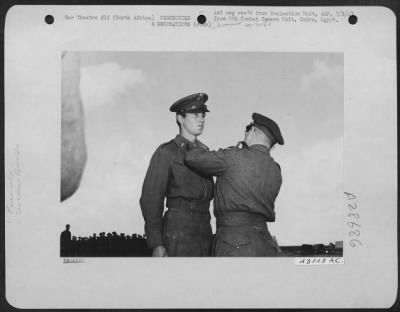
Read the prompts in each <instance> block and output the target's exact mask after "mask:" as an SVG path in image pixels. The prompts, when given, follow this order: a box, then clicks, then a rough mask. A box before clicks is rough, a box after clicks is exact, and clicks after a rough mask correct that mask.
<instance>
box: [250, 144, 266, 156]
mask: <svg viewBox="0 0 400 312" xmlns="http://www.w3.org/2000/svg"><path fill="white" fill-rule="evenodd" d="M249 148H250V149H251V150H255V151H258V152H262V153H264V154H267V155H269V149H268V147H266V146H265V145H262V144H254V145H251V146H250V147H249Z"/></svg>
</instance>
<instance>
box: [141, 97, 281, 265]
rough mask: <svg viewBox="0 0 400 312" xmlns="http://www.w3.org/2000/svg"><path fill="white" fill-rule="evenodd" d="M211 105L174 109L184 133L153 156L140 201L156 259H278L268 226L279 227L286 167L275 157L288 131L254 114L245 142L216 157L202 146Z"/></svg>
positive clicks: (188, 100) (181, 104) (186, 103)
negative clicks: (278, 206)
mask: <svg viewBox="0 0 400 312" xmlns="http://www.w3.org/2000/svg"><path fill="white" fill-rule="evenodd" d="M207 100H208V95H207V94H206V93H196V94H192V95H189V96H186V97H184V98H181V99H180V100H178V101H176V102H175V103H173V104H172V105H171V107H170V111H171V112H173V113H175V114H176V123H177V125H178V130H179V132H178V134H177V135H176V137H175V138H174V139H172V140H170V141H169V142H166V143H163V144H161V145H160V146H159V147H158V148H157V149H156V151H155V152H154V154H153V156H152V158H151V160H150V165H149V168H148V170H147V173H146V176H145V179H144V182H143V188H142V195H141V198H140V205H141V210H142V214H143V217H144V220H145V233H146V236H147V245H148V247H149V248H152V250H153V256H155V257H202V256H215V257H257V256H260V257H274V256H277V255H278V251H279V246H278V245H277V243H276V241H275V240H274V239H273V237H272V236H271V234H270V232H269V229H268V226H267V223H268V222H274V221H275V199H276V198H277V196H278V194H279V191H280V188H281V185H282V175H281V168H280V166H279V164H278V163H277V162H276V161H275V160H274V159H273V158H272V156H271V154H270V151H271V148H272V147H274V146H275V145H276V144H278V145H283V144H284V139H283V136H282V133H281V130H280V128H279V126H278V124H277V123H276V122H275V121H274V120H272V119H271V118H270V117H267V116H265V115H262V114H260V113H253V114H252V115H251V119H252V121H251V122H250V123H249V124H248V125H247V126H245V130H244V138H243V141H241V142H239V144H238V145H237V146H235V147H230V148H221V149H219V150H215V151H210V150H209V148H208V147H207V146H206V145H205V144H204V143H202V142H201V141H200V140H198V137H199V136H200V135H201V134H202V132H203V130H204V126H205V117H206V113H208V112H209V110H208V108H207V105H206V102H207ZM214 179H215V181H216V182H215V185H214ZM211 200H213V205H214V215H215V219H216V234H215V236H214V237H213V234H212V228H211V223H210V222H211V215H210V201H211ZM164 203H165V207H164ZM164 208H166V209H164ZM164 210H165V212H164Z"/></svg>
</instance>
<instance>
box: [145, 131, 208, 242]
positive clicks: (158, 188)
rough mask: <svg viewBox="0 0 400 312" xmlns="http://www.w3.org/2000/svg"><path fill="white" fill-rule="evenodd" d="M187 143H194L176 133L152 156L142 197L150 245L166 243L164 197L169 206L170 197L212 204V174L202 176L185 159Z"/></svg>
mask: <svg viewBox="0 0 400 312" xmlns="http://www.w3.org/2000/svg"><path fill="white" fill-rule="evenodd" d="M197 142H198V144H199V145H202V146H205V145H204V144H202V143H201V142H200V141H197ZM187 144H192V143H191V142H190V141H188V140H186V139H185V138H183V137H182V136H181V135H177V136H176V137H175V139H173V140H171V141H169V142H167V143H164V144H162V145H160V146H159V147H158V148H157V150H156V151H155V152H154V154H153V156H152V158H151V161H150V165H149V168H148V170H147V173H146V177H145V179H144V182H143V188H142V195H141V198H140V206H141V209H142V213H143V217H144V220H145V232H146V236H147V244H148V246H149V248H153V247H155V246H159V245H163V239H162V215H163V211H164V200H165V198H167V203H166V205H167V207H169V204H168V199H174V198H183V199H186V200H200V201H207V202H208V204H209V202H210V201H211V199H212V197H213V185H214V183H213V180H212V177H205V176H202V175H200V174H198V173H196V172H195V171H194V170H193V169H190V168H189V167H187V166H186V165H185V163H184V155H185V154H184V151H185V148H186V145H187ZM169 208H173V207H169ZM182 208H183V209H184V208H185V207H182Z"/></svg>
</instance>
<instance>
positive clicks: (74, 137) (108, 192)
mask: <svg viewBox="0 0 400 312" xmlns="http://www.w3.org/2000/svg"><path fill="white" fill-rule="evenodd" d="M62 57H63V61H62V66H63V68H62V73H63V76H62V79H63V80H62V91H63V92H62V128H61V130H62V133H61V137H62V141H61V142H62V145H61V200H62V204H61V206H60V209H61V210H62V211H61V213H62V215H63V218H62V219H63V220H64V223H65V224H60V230H65V231H63V234H62V235H61V236H60V248H61V249H60V250H61V256H70V257H87V256H94V257H102V256H110V257H113V256H115V257H119V256H162V257H165V256H169V257H171V256H172V257H174V256H177V257H204V256H217V257H229V256H233V257H234V256H248V257H254V256H266V257H273V256H281V257H285V256H300V255H302V256H313V255H323V256H325V255H329V256H331V255H335V256H341V255H342V247H343V245H342V244H343V233H342V223H343V218H344V214H343V211H342V209H341V207H342V204H343V200H344V196H343V177H342V171H343V164H342V162H343V83H344V81H343V78H344V77H343V53H262V52H260V53H251V52H246V53H244V52H242V53H238V52H201V53H200V52H147V53H146V52H68V51H66V52H65V53H63V56H62ZM64 226H65V227H68V229H64Z"/></svg>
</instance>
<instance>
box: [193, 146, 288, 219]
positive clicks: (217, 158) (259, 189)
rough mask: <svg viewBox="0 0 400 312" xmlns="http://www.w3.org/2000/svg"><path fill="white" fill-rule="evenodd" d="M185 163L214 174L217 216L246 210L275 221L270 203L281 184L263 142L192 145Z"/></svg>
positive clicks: (201, 171) (272, 203)
mask: <svg viewBox="0 0 400 312" xmlns="http://www.w3.org/2000/svg"><path fill="white" fill-rule="evenodd" d="M185 163H186V164H187V165H188V166H189V167H191V168H193V169H195V170H197V171H198V172H200V173H202V174H207V175H214V176H217V181H216V187H215V198H214V208H215V211H214V212H215V216H216V218H217V222H218V216H221V215H223V214H225V213H229V212H236V211H239V212H242V211H246V212H250V213H256V214H261V215H263V216H265V219H266V221H275V211H274V203H275V199H276V197H277V195H278V193H279V190H280V187H281V185H282V175H281V169H280V167H279V165H278V164H277V163H276V162H275V161H274V160H273V158H272V157H271V156H270V153H269V150H268V148H267V147H266V146H264V145H259V144H256V145H252V146H250V147H243V148H239V147H232V148H228V149H220V150H218V151H206V150H204V149H201V148H194V149H192V150H190V151H187V152H186V155H185Z"/></svg>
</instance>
